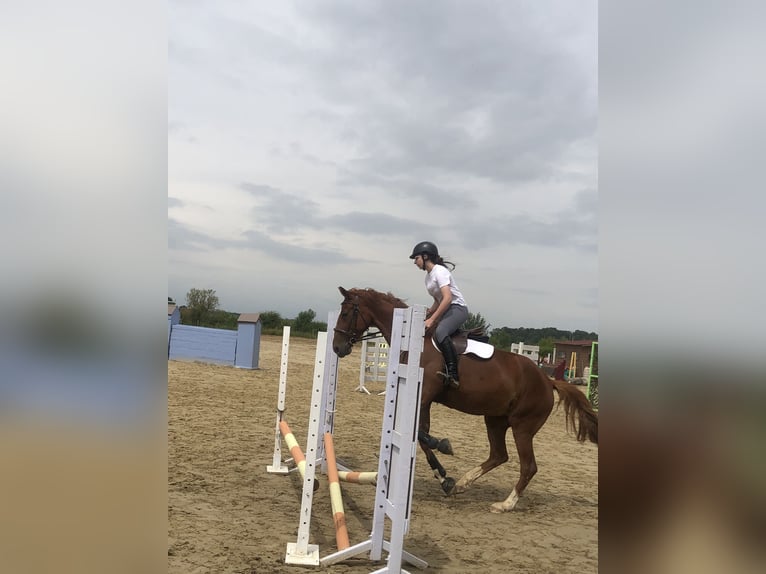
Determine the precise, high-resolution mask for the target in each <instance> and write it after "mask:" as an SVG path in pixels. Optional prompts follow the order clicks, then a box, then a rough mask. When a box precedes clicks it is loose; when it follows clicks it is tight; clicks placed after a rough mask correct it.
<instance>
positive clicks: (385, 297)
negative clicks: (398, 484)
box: [332, 287, 598, 512]
mask: <svg viewBox="0 0 766 574" xmlns="http://www.w3.org/2000/svg"><path fill="white" fill-rule="evenodd" d="M339 289H340V292H341V294H342V295H343V302H342V303H341V307H340V314H339V316H338V320H337V323H336V325H335V334H334V336H333V342H332V346H333V351H334V352H335V354H336V355H338V357H345V356H346V355H348V354H349V353H350V352H351V349H352V347H353V345H354V343H355V342H357V341H360V340H361V339H362V336H363V334H364V332H365V331H366V330H367V329H368V328H370V327H376V328H377V329H378V330H379V331H380V332H381V333H382V335H383V337H384V338H385V339H386V342H387V343H389V344H391V327H392V323H393V311H394V309H395V308H405V307H407V305H406V304H405V303H404V302H403V301H402V300H401V299H398V298H396V297H395V296H393V295H391V294H390V293H380V292H378V291H375V290H373V289H348V290H346V289H344V288H343V287H339ZM390 360H391V359H390ZM420 366H421V367H423V387H422V394H421V399H420V427H419V432H418V439H419V442H420V446H421V448H422V449H423V452H425V454H426V458H427V460H428V462H429V464H430V466H431V468H432V469H433V471H434V475H435V476H436V477H437V478H438V479H439V481H440V482H441V486H442V489H443V490H444V491H445V492H446V493H447V494H450V495H451V494H458V493H461V492H464V491H465V490H466V489H468V488H469V487H470V486H471V485H472V484H473V483H474V482H475V481H476V480H477V479H478V478H479V477H480V476H482V475H484V474H486V473H487V472H489V471H490V470H492V469H493V468H496V467H498V466H500V465H501V464H503V463H505V462H507V461H508V450H507V448H506V443H505V436H506V433H507V432H508V429H509V428H510V429H512V430H513V439H514V441H515V443H516V452H517V453H518V455H519V464H520V476H519V480H518V482H517V483H516V486H515V487H514V489H513V492H511V494H510V495H509V496H508V498H506V499H505V500H504V501H502V502H496V503H494V504H492V506H491V507H490V511H492V512H506V511H509V510H513V508H514V507H515V506H516V503H517V502H518V501H519V497H520V496H521V494H522V493H523V492H524V489H525V488H526V487H527V484H529V481H530V480H531V479H532V477H533V476H534V475H535V473H536V472H537V463H536V462H535V453H534V449H533V447H532V439H533V438H534V436H535V434H536V433H537V431H539V430H540V428H541V427H542V426H543V424H544V423H545V421H546V420H547V419H548V416H549V415H550V414H551V411H552V409H553V402H554V401H553V391H554V390H555V391H556V392H557V393H558V395H559V402H561V401H563V402H564V409H565V414H566V425H567V427H568V428H569V429H571V430H572V432H574V433H575V434H576V436H577V440H579V441H580V442H584V441H585V440H586V439H588V440H590V441H591V442H593V443H596V444H598V416H597V415H596V413H595V412H594V411H593V409H592V408H591V405H590V403H589V402H588V399H587V398H586V397H585V395H584V394H583V393H582V392H581V391H580V390H579V389H577V388H576V387H574V386H572V385H570V384H569V383H567V382H565V381H553V380H551V379H550V378H548V376H547V375H545V374H544V373H543V372H542V371H541V370H540V368H539V367H538V366H537V365H536V364H535V363H534V362H533V361H532V360H531V359H529V358H527V357H524V356H522V355H518V354H515V353H509V352H507V351H502V350H499V349H495V351H494V354H493V355H492V357H490V358H489V359H482V358H479V357H476V356H475V355H461V356H460V359H459V361H458V374H459V375H460V387H459V388H457V389H453V388H451V387H447V386H445V385H444V379H443V377H442V375H441V374H439V371H443V370H444V361H443V359H442V355H441V353H440V352H439V350H438V349H436V348H435V347H434V346H433V345H432V344H431V343H430V341H427V342H426V344H424V345H423V352H422V353H421V355H420ZM434 401H435V402H437V403H440V404H443V405H444V406H447V407H449V408H451V409H456V410H458V411H461V412H464V413H468V414H472V415H483V416H484V424H485V425H486V427H487V437H488V438H489V447H490V449H489V457H488V458H487V460H485V461H484V462H483V463H482V464H481V465H480V466H477V467H476V468H474V469H472V470H469V471H468V472H467V473H466V474H465V475H463V477H462V478H460V480H458V481H457V482H455V480H454V479H452V478H449V477H447V473H446V471H445V470H444V468H443V467H442V466H441V464H440V463H439V461H438V459H437V458H436V455H435V453H434V452H433V449H437V450H438V451H439V452H443V453H445V454H452V448H451V446H450V444H449V441H448V440H447V439H442V440H438V439H435V438H433V437H432V436H430V435H429V434H428V431H429V429H430V425H431V403H433V402H434Z"/></svg>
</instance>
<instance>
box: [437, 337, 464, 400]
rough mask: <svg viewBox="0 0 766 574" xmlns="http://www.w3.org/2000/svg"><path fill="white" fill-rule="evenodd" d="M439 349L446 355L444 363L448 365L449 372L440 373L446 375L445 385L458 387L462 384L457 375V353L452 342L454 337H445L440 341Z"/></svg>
mask: <svg viewBox="0 0 766 574" xmlns="http://www.w3.org/2000/svg"><path fill="white" fill-rule="evenodd" d="M439 350H440V351H441V352H442V355H444V364H445V365H446V366H447V372H446V373H440V374H441V375H442V376H444V385H445V386H450V387H452V388H453V389H457V388H458V387H459V386H460V381H459V380H458V375H457V353H456V352H455V346H454V345H453V344H452V339H450V338H449V337H445V338H444V340H443V341H442V342H441V343H439Z"/></svg>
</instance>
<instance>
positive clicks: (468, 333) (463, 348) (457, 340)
mask: <svg viewBox="0 0 766 574" xmlns="http://www.w3.org/2000/svg"><path fill="white" fill-rule="evenodd" d="M450 339H452V344H453V345H454V346H455V353H456V354H458V355H465V354H467V353H473V354H474V355H476V356H477V357H481V358H482V359H489V358H490V357H491V356H492V354H493V353H494V352H495V348H494V347H493V346H492V345H490V344H489V337H488V336H487V335H486V334H485V333H484V331H483V330H482V329H481V328H478V327H477V328H475V329H468V330H465V329H458V330H457V331H455V332H454V333H453V334H452V335H450ZM431 343H432V344H433V346H434V347H436V349H437V350H439V352H440V353H441V349H439V345H437V344H436V341H434V339H433V337H431Z"/></svg>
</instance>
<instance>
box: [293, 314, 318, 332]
mask: <svg viewBox="0 0 766 574" xmlns="http://www.w3.org/2000/svg"><path fill="white" fill-rule="evenodd" d="M316 316H317V314H316V312H315V311H314V310H313V309H307V310H306V311H301V312H300V313H298V316H297V317H296V318H295V321H293V327H295V330H296V331H300V332H301V333H310V332H311V330H312V327H313V326H314V325H313V323H314V319H315V318H316Z"/></svg>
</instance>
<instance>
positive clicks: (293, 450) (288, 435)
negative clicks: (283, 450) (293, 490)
mask: <svg viewBox="0 0 766 574" xmlns="http://www.w3.org/2000/svg"><path fill="white" fill-rule="evenodd" d="M279 431H280V432H281V433H282V436H283V437H284V438H285V443H286V444H287V448H288V449H290V456H292V457H293V461H295V465H296V466H297V467H298V471H299V472H300V473H301V478H303V479H304V480H305V479H306V457H305V456H303V451H302V450H301V447H300V445H298V441H297V440H295V435H294V434H293V431H291V430H290V426H289V425H288V424H287V421H285V420H281V421H279ZM318 488H319V481H314V491H316V490H317V489H318Z"/></svg>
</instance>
